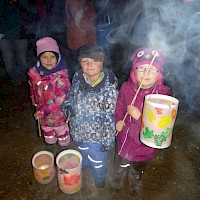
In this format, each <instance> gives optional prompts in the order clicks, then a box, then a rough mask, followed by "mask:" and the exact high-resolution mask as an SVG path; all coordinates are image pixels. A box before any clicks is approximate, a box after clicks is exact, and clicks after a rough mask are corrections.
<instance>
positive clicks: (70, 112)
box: [65, 105, 75, 117]
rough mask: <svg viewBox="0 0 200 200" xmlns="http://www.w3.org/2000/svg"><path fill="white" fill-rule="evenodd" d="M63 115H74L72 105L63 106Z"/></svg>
mask: <svg viewBox="0 0 200 200" xmlns="http://www.w3.org/2000/svg"><path fill="white" fill-rule="evenodd" d="M65 115H66V116H70V117H74V115H75V114H74V111H73V109H72V106H70V105H67V106H65Z"/></svg>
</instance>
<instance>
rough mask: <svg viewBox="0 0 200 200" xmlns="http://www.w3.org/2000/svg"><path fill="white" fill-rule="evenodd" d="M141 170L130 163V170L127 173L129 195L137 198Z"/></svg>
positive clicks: (137, 165) (138, 166)
mask: <svg viewBox="0 0 200 200" xmlns="http://www.w3.org/2000/svg"><path fill="white" fill-rule="evenodd" d="M142 173H143V170H142V169H141V166H140V164H135V163H131V166H130V170H129V173H128V184H129V193H130V194H131V195H135V196H137V195H138V194H139V191H140V187H141V179H142Z"/></svg>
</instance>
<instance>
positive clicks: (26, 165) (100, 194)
mask: <svg viewBox="0 0 200 200" xmlns="http://www.w3.org/2000/svg"><path fill="white" fill-rule="evenodd" d="M19 94H20V95H17V94H16V90H15V89H14V88H12V87H11V85H10V84H9V82H8V81H7V79H6V78H3V79H2V78H1V84H0V96H1V97H0V130H1V134H0V163H1V165H0V200H68V199H70V200H101V199H102V200H104V199H106V200H121V199H126V200H129V199H141V200H171V199H175V200H183V199H187V200H198V199H200V178H199V177H200V159H199V155H200V131H199V123H200V119H199V117H198V116H193V115H192V114H188V113H189V112H188V111H187V109H183V108H181V107H180V108H179V112H178V116H177V119H176V123H175V126H174V130H173V139H172V144H171V145H170V147H168V148H167V149H162V150H159V152H158V154H157V156H156V158H155V159H153V160H151V161H150V162H149V165H148V166H147V168H146V170H145V171H144V174H143V179H142V188H141V190H140V193H139V197H138V198H136V197H134V196H131V195H130V194H129V192H128V182H127V180H125V182H124V187H123V188H122V189H121V190H120V192H119V193H115V192H112V191H111V190H110V184H111V182H112V177H113V158H114V157H113V156H114V149H112V150H110V151H109V167H108V177H107V180H106V186H105V187H104V188H103V189H97V188H95V186H94V182H93V179H92V178H91V176H90V173H89V170H88V169H86V170H83V176H82V181H83V184H82V188H81V190H80V191H79V192H77V193H74V194H64V193H63V192H61V191H60V190H59V187H58V185H57V177H56V176H55V178H54V180H53V181H52V182H51V183H49V184H46V185H42V184H39V183H38V182H36V180H35V178H34V175H33V170H32V165H31V159H32V156H33V155H34V154H35V153H36V152H38V151H40V150H43V149H44V142H43V139H42V137H39V136H38V130H37V124H36V122H35V120H34V118H33V112H34V108H33V107H32V105H31V103H30V101H29V98H28V95H27V92H26V91H24V90H23V91H19ZM69 148H71V149H75V148H76V147H75V146H74V145H73V143H72V144H71V145H70V147H69Z"/></svg>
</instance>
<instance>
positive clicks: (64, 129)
mask: <svg viewBox="0 0 200 200" xmlns="http://www.w3.org/2000/svg"><path fill="white" fill-rule="evenodd" d="M55 130H56V137H57V138H58V144H59V145H60V146H62V147H64V146H68V145H69V144H70V135H69V127H68V125H67V124H64V125H62V126H59V127H56V128H55Z"/></svg>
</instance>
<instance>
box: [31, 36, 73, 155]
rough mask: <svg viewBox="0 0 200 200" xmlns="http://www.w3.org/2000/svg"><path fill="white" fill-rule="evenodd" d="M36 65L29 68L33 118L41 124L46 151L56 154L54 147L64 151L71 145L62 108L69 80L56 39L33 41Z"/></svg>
mask: <svg viewBox="0 0 200 200" xmlns="http://www.w3.org/2000/svg"><path fill="white" fill-rule="evenodd" d="M36 46H37V56H38V61H37V63H36V64H35V65H34V66H33V67H32V68H30V70H29V72H28V75H29V78H30V81H29V83H30V97H31V100H32V104H33V105H34V106H35V107H36V112H35V113H34V117H35V119H36V120H39V121H40V124H41V130H42V133H43V135H44V139H45V142H46V150H50V151H52V152H53V153H55V152H54V151H55V144H56V143H57V142H58V144H59V147H61V148H60V149H65V148H66V147H67V146H68V145H69V143H70V136H69V128H68V124H67V123H66V120H67V116H65V114H64V113H63V111H62V109H61V105H62V104H63V102H64V101H65V100H66V98H67V93H68V90H69V88H70V80H69V77H68V70H67V67H66V64H65V61H64V60H63V59H62V58H61V55H60V51H59V47H58V45H57V42H56V40H54V39H53V38H51V37H44V38H41V39H39V40H38V41H37V42H36Z"/></svg>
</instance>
